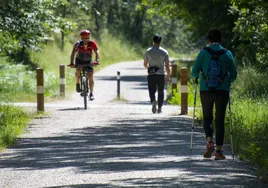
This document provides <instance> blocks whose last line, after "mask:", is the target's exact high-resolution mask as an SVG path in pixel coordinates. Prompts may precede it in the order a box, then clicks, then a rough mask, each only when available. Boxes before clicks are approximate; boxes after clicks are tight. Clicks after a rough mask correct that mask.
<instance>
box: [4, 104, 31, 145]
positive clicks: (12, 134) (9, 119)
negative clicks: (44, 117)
mask: <svg viewBox="0 0 268 188" xmlns="http://www.w3.org/2000/svg"><path fill="white" fill-rule="evenodd" d="M30 117H31V115H30V114H28V113H26V112H25V111H24V110H23V109H22V108H19V107H14V106H8V105H6V106H3V105H0V149H2V148H3V147H6V146H10V145H11V144H14V142H15V140H16V138H17V136H18V135H20V134H21V133H22V131H23V128H24V127H26V126H27V125H28V123H29V121H30Z"/></svg>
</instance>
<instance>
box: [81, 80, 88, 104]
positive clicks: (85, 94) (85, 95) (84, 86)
mask: <svg viewBox="0 0 268 188" xmlns="http://www.w3.org/2000/svg"><path fill="white" fill-rule="evenodd" d="M82 85H83V91H82V92H83V97H84V108H85V109H87V81H86V78H85V79H82Z"/></svg>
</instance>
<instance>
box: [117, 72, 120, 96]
mask: <svg viewBox="0 0 268 188" xmlns="http://www.w3.org/2000/svg"><path fill="white" fill-rule="evenodd" d="M117 98H118V99H120V71H117Z"/></svg>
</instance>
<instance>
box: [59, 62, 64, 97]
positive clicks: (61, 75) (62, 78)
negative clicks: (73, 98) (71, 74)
mask: <svg viewBox="0 0 268 188" xmlns="http://www.w3.org/2000/svg"><path fill="white" fill-rule="evenodd" d="M60 96H61V97H65V65H60Z"/></svg>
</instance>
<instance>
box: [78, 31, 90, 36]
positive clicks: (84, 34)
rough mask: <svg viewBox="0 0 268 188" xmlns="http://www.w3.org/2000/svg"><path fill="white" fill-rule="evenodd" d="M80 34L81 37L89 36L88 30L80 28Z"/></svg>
mask: <svg viewBox="0 0 268 188" xmlns="http://www.w3.org/2000/svg"><path fill="white" fill-rule="evenodd" d="M80 36H81V37H89V36H90V31H89V30H86V29H84V30H82V31H81V32H80Z"/></svg>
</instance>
